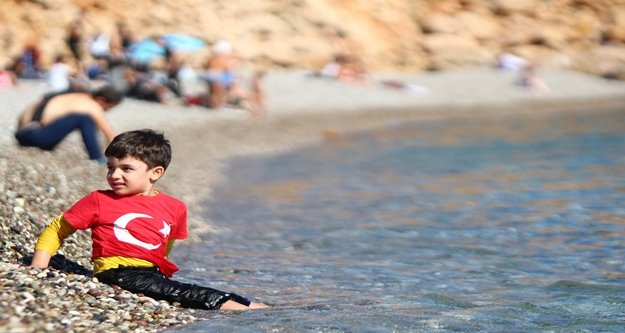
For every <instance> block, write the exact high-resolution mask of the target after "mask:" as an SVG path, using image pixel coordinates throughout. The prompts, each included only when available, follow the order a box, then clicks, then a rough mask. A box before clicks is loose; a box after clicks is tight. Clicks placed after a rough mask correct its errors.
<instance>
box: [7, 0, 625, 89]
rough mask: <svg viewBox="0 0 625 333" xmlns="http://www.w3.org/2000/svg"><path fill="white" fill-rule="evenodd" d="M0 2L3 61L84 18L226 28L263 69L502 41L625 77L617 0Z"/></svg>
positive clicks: (454, 51) (160, 29) (402, 65)
mask: <svg viewBox="0 0 625 333" xmlns="http://www.w3.org/2000/svg"><path fill="white" fill-rule="evenodd" d="M0 9H1V10H0V22H1V23H2V24H1V25H0V60H2V61H3V62H4V63H6V62H7V61H9V59H10V58H11V57H13V56H15V55H17V54H19V53H20V52H21V50H22V48H23V47H24V45H26V44H27V43H36V44H38V45H39V46H40V49H41V51H42V60H43V62H44V64H45V65H47V64H49V63H50V62H51V59H52V58H53V56H54V55H55V54H56V53H58V52H66V53H67V52H68V49H67V46H66V43H65V38H66V35H67V28H68V26H69V25H70V23H71V22H73V21H75V20H76V19H77V18H81V19H82V20H83V23H84V24H83V26H84V34H85V36H87V37H93V36H94V35H95V34H96V33H97V32H105V33H107V34H113V33H114V31H115V23H116V22H119V21H123V22H125V23H126V24H127V26H128V27H129V29H130V31H132V32H133V34H134V37H135V38H136V39H141V38H146V37H148V36H151V35H154V34H160V33H185V34H192V35H195V36H198V37H201V38H203V39H205V40H206V41H207V42H208V43H209V45H210V44H211V43H214V42H215V41H217V40H220V39H227V40H229V41H231V42H232V44H233V45H234V47H235V50H236V51H237V53H238V54H240V55H241V56H242V57H244V58H245V59H247V60H248V61H249V63H250V64H253V65H255V66H262V67H265V68H276V67H287V68H292V67H297V68H308V69H318V68H320V67H321V66H323V64H325V63H327V62H328V61H329V60H330V59H331V58H332V55H333V54H335V53H337V52H339V51H340V50H342V49H343V50H344V49H345V48H347V49H349V50H350V52H352V53H353V54H355V55H357V57H358V58H359V59H360V61H361V62H362V63H363V64H364V66H365V67H366V68H368V69H369V70H370V71H373V72H378V71H411V72H414V71H422V70H447V69H453V68H459V67H467V66H476V65H479V66H483V65H488V64H492V63H494V61H495V59H496V57H497V55H498V54H500V53H502V52H511V53H515V54H518V55H520V56H523V57H526V58H528V59H529V60H530V61H533V62H536V63H538V64H540V65H542V66H547V67H549V66H554V67H560V68H563V67H565V68H571V69H577V70H582V71H585V72H589V73H592V74H596V75H602V76H606V77H608V76H609V77H613V78H625V70H623V68H625V66H623V65H624V64H625V60H624V59H625V46H624V45H623V43H624V42H625V0H592V1H591V0H491V1H483V0H435V1H431V0H429V1H428V0H349V1H333V0H256V1H246V0H228V1H226V0H213V1H205V0H179V1H167V0H142V1H135V0H116V1H101V0H3V1H2V2H1V4H0ZM341 36H342V37H341ZM208 51H209V50H206V51H205V53H207V52H208ZM205 55H206V54H204V53H201V54H194V55H193V56H189V57H188V59H187V61H189V62H191V64H192V65H197V64H199V62H200V61H201V59H202V57H204V56H205Z"/></svg>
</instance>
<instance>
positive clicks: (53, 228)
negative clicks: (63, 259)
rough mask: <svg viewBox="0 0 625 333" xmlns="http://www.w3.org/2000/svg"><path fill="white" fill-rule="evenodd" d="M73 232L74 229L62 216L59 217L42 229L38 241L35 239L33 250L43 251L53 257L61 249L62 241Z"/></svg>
mask: <svg viewBox="0 0 625 333" xmlns="http://www.w3.org/2000/svg"><path fill="white" fill-rule="evenodd" d="M74 232H76V228H74V227H72V225H71V224H69V222H67V220H65V218H64V217H63V215H59V216H57V217H55V218H54V219H53V220H52V222H50V224H48V226H47V227H46V228H45V229H43V232H42V233H41V235H39V239H37V244H36V245H35V250H43V251H46V252H48V253H50V254H52V255H53V254H55V253H56V251H58V249H59V247H61V245H62V244H63V240H65V238H67V237H69V235H71V234H73V233H74Z"/></svg>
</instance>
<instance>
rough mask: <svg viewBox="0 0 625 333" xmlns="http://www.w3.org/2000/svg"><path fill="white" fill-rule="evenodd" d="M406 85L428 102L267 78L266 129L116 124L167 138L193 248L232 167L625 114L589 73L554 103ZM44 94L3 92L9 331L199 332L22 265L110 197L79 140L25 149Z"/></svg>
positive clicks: (121, 112) (146, 109)
mask: <svg viewBox="0 0 625 333" xmlns="http://www.w3.org/2000/svg"><path fill="white" fill-rule="evenodd" d="M395 79H397V80H401V81H402V82H407V83H409V84H412V85H415V86H418V87H424V88H425V90H420V91H419V92H418V93H411V92H408V91H397V90H391V89H387V88H382V87H380V86H378V85H375V84H373V85H348V84H345V83H340V82H334V81H327V80H324V79H313V78H310V77H306V76H305V74H304V73H302V72H278V73H272V74H271V75H269V76H268V81H267V90H268V110H269V115H268V117H267V118H266V119H254V118H250V117H249V115H248V114H247V112H245V111H241V110H223V111H210V110H207V109H203V108H199V107H183V106H166V105H155V104H151V103H147V102H141V101H135V100H125V101H124V102H123V104H122V105H120V106H119V107H118V109H116V110H113V111H112V112H111V114H110V115H109V119H110V120H111V123H112V124H113V126H114V128H115V129H116V130H117V131H120V132H121V131H124V130H128V129H133V128H143V127H152V128H155V129H158V130H163V131H165V135H166V136H167V137H168V138H169V139H170V141H171V142H172V146H173V151H174V158H173V161H172V164H171V167H170V168H169V169H168V172H167V174H166V176H165V177H164V178H163V180H162V181H161V182H159V183H160V184H158V186H159V187H161V188H163V189H164V190H165V191H166V192H168V193H170V194H172V195H174V196H177V197H179V198H180V199H182V200H183V201H185V202H186V203H187V205H188V206H189V227H190V234H191V235H195V237H192V238H191V241H194V240H197V238H198V237H197V235H199V234H201V233H211V232H219V230H216V229H215V228H214V227H213V226H212V225H211V224H210V221H206V220H203V217H202V215H203V214H202V207H200V204H201V203H202V202H203V201H205V200H209V199H210V197H211V196H212V189H213V188H214V187H215V185H216V184H218V183H219V182H224V181H227V167H228V161H229V160H230V159H232V158H236V157H239V156H254V155H267V154H275V153H281V152H286V151H289V150H293V149H298V148H300V147H304V146H307V145H310V144H314V143H317V142H320V141H322V140H337V139H338V140H340V137H341V136H343V135H348V134H350V133H353V132H358V131H364V130H368V129H374V128H380V127H383V126H394V125H396V124H402V123H408V122H418V121H429V120H436V119H448V118H456V117H457V118H462V117H497V116H509V115H515V114H524V115H531V114H533V113H545V112H600V111H601V110H609V109H616V108H623V109H625V83H621V82H614V81H606V80H602V79H598V78H595V77H592V76H587V75H582V74H579V73H571V72H561V71H555V72H545V73H544V79H545V81H546V82H547V83H548V84H549V85H550V86H551V87H552V91H551V92H550V93H549V94H540V93H535V92H530V91H527V90H523V89H520V88H519V87H518V86H514V84H513V83H512V82H513V80H514V73H510V72H500V71H495V70H493V69H476V70H468V71H458V72H449V73H427V74H416V75H405V76H396V77H395ZM45 89H46V87H45V84H43V85H42V84H41V82H39V83H37V82H28V83H27V84H25V85H24V86H22V87H19V88H15V89H13V90H12V91H7V90H4V91H0V100H2V101H4V102H5V103H3V106H0V121H1V122H2V123H3V127H2V131H0V147H2V152H1V153H0V173H1V174H2V177H1V179H0V190H1V191H0V193H2V194H1V195H0V201H1V202H2V210H3V211H2V214H1V216H0V218H1V219H2V234H3V236H2V238H1V245H2V250H3V253H5V256H4V258H5V259H4V260H3V261H2V262H0V283H1V284H2V287H3V288H2V292H1V293H2V297H0V302H2V304H3V307H4V308H6V309H7V311H5V313H3V314H2V315H0V328H6V329H7V330H8V331H12V330H15V331H31V330H41V331H55V330H64V329H69V328H71V329H74V330H76V331H93V330H95V329H106V327H109V328H112V329H122V328H127V329H128V330H133V331H137V332H140V331H144V332H153V331H158V330H160V329H164V328H167V327H171V326H172V325H181V324H185V323H189V322H192V321H195V320H197V318H196V317H195V311H193V310H186V309H181V308H178V307H175V306H170V305H168V304H166V303H163V302H155V301H153V300H151V299H149V298H147V297H141V296H137V295H133V294H130V293H128V292H124V291H120V290H115V289H114V288H111V287H108V286H105V285H103V284H99V283H96V282H94V281H92V280H91V278H89V277H85V276H84V275H80V274H67V273H63V272H59V271H57V270H36V269H30V268H29V267H26V266H24V265H23V264H21V262H20V258H23V257H25V256H28V255H29V254H30V255H32V248H33V245H34V241H35V240H36V237H37V236H38V233H39V232H40V231H41V229H42V228H43V226H45V225H46V224H47V223H48V222H49V221H50V219H51V218H53V217H54V216H56V215H58V214H60V213H62V211H63V210H64V209H66V208H68V207H69V205H71V204H72V203H73V202H74V201H75V200H76V199H78V198H79V197H81V196H83V195H84V194H86V193H88V192H89V191H91V190H93V189H95V188H106V181H105V179H104V176H103V174H104V172H105V171H104V167H103V166H100V165H97V164H96V163H93V162H90V161H87V160H86V159H84V152H83V148H82V144H81V142H80V138H79V136H78V134H77V133H72V134H71V135H70V137H69V138H68V140H66V141H64V142H63V143H62V144H61V145H60V146H59V148H58V149H57V150H55V151H53V152H42V151H39V150H37V149H24V148H19V147H16V145H15V143H14V142H13V140H12V131H13V130H14V127H13V126H15V119H16V117H17V114H18V113H19V112H20V111H21V109H23V107H24V106H25V105H26V104H28V103H29V102H30V101H33V100H35V99H36V98H38V97H39V96H40V94H41V93H42V92H43V91H45ZM72 238H73V240H71V241H69V240H68V241H67V242H66V244H65V245H64V246H63V248H62V252H63V253H64V254H65V255H67V258H68V259H71V260H73V261H76V262H77V263H79V264H81V265H82V266H84V267H86V268H90V260H89V252H90V248H89V246H86V245H85V244H90V240H89V238H88V235H87V234H86V233H81V234H80V235H78V234H76V235H74V236H72ZM65 290H74V292H73V293H71V294H70V293H68V292H67V291H65ZM69 309H71V311H69V312H68V310H69ZM120 311H122V314H121V315H120V314H119V312H120ZM63 314H65V315H63Z"/></svg>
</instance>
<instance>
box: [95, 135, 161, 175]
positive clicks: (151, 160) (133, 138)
mask: <svg viewBox="0 0 625 333" xmlns="http://www.w3.org/2000/svg"><path fill="white" fill-rule="evenodd" d="M104 155H105V156H106V157H115V158H124V157H127V156H130V157H134V158H136V159H138V160H140V161H142V162H144V163H145V164H147V165H148V169H152V168H154V167H157V166H162V167H163V168H165V169H167V167H168V166H169V162H171V145H170V144H169V140H167V139H165V136H164V135H163V134H162V133H158V132H155V131H153V130H150V129H143V130H135V131H128V132H124V133H121V134H119V135H117V136H116V137H115V138H114V139H113V141H111V144H109V146H108V147H107V148H106V150H105V151H104Z"/></svg>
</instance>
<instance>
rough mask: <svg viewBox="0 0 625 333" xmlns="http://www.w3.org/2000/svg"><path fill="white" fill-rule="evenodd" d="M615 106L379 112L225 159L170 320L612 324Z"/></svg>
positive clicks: (428, 328)
mask: <svg viewBox="0 0 625 333" xmlns="http://www.w3.org/2000/svg"><path fill="white" fill-rule="evenodd" d="M623 152H625V112H617V111H614V112H607V111H602V112H594V113H592V114H591V113H585V114H584V113H576V114H569V115H543V116H538V115H534V116H527V115H526V116H518V117H502V118H495V119H464V120H446V121H436V122H434V121H433V122H427V123H420V124H416V125H410V126H400V125H398V124H389V126H388V127H387V128H384V129H381V130H378V131H375V132H368V133H362V134H358V135H354V136H349V137H343V138H340V139H338V140H332V141H327V142H325V143H323V144H321V145H318V146H315V147H311V148H308V149H305V150H302V151H298V152H294V153H289V154H284V155H279V156H272V157H267V158H250V159H239V160H236V161H234V163H233V164H232V167H231V170H229V172H228V175H229V177H230V178H231V181H230V182H228V183H227V184H225V185H224V186H222V187H220V188H218V189H217V191H216V193H215V196H216V199H215V200H214V201H211V202H210V203H208V205H210V211H211V213H210V216H209V218H210V219H211V220H212V221H214V223H215V224H216V225H217V227H218V228H220V229H222V232H221V233H218V234H215V235H211V236H210V237H207V238H206V240H205V242H204V243H203V244H202V245H201V246H193V247H188V248H184V247H181V248H178V249H177V250H176V251H174V252H175V254H174V260H175V261H176V262H178V263H179V264H180V266H182V267H184V269H182V270H181V272H180V273H179V275H178V278H179V279H182V280H185V281H191V282H196V283H200V284H204V285H211V286H213V287H215V288H218V289H222V290H227V291H234V292H237V293H240V294H242V295H245V296H250V297H254V298H257V299H259V300H262V301H265V302H269V303H271V304H273V305H274V307H273V308H272V309H270V310H267V311H252V312H245V313H219V312H204V311H200V312H198V315H199V316H201V317H205V318H206V320H205V321H202V322H198V323H195V324H192V325H188V326H186V327H183V328H180V329H176V330H171V331H174V332H233V331H236V332H625V288H624V283H625V207H624V206H623V202H625V180H624V177H623V173H624V170H625V156H624V155H623Z"/></svg>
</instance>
